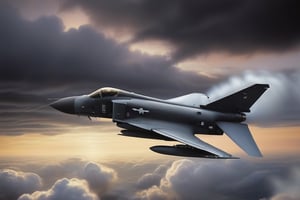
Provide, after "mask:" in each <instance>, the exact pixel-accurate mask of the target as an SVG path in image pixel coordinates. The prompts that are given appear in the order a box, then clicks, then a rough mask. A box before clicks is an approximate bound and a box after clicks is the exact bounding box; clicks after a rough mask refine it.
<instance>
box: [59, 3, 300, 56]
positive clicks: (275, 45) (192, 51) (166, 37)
mask: <svg viewBox="0 0 300 200" xmlns="http://www.w3.org/2000/svg"><path fill="white" fill-rule="evenodd" d="M78 6H79V7H80V8H82V9H83V10H84V11H85V12H86V13H87V14H88V15H89V16H90V18H91V19H92V21H94V22H95V23H96V24H97V25H98V26H100V27H101V28H102V29H108V30H110V32H115V33H120V32H121V33H124V34H127V35H131V38H132V41H133V42H139V41H143V40H153V39H154V40H162V41H165V42H168V43H171V44H172V46H174V47H175V51H174V52H173V58H175V59H177V60H178V59H179V60H180V59H184V58H187V57H192V56H195V55H197V54H201V53H207V52H212V51H215V52H218V51H226V52H230V53H237V54H240V53H251V52H255V51H258V50H260V51H278V50H286V49H291V48H293V47H297V46H298V44H299V39H300V37H299V32H300V28H299V27H300V26H299V21H298V20H297V15H298V14H297V13H298V11H297V9H296V8H297V2H296V1H294V0H288V1H285V0H276V1H273V0H268V1H263V2H261V1H251V0H243V1H239V0H226V1H222V2H220V1H193V2H191V1H184V0H176V1H172V3H170V2H167V1H166V2H153V1H151V0H143V1H130V0H127V1H122V2H114V1H113V2H111V1H107V0H101V1H98V0H95V1H77V0H66V1H65V3H64V4H63V7H64V9H70V8H74V7H78Z"/></svg>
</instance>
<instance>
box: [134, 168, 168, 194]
mask: <svg viewBox="0 0 300 200" xmlns="http://www.w3.org/2000/svg"><path fill="white" fill-rule="evenodd" d="M167 169H168V168H167V166H165V165H160V166H159V167H157V168H156V169H155V171H154V172H153V173H146V174H144V175H143V176H142V177H141V178H139V180H138V182H137V187H138V188H140V189H147V188H150V187H152V186H158V185H159V183H160V179H161V177H162V176H163V175H164V174H165V173H166V170H167ZM152 189H155V188H152Z"/></svg>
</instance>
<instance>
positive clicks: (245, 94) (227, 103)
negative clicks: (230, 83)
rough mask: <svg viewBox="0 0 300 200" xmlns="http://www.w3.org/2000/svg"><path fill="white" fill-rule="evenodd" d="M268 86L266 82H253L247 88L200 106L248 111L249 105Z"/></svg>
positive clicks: (221, 109)
mask: <svg viewBox="0 0 300 200" xmlns="http://www.w3.org/2000/svg"><path fill="white" fill-rule="evenodd" d="M268 88H269V85H268V84H254V85H252V86H250V87H248V88H245V89H243V90H240V91H238V92H236V93H234V94H231V95H229V96H226V97H224V98H222V99H219V100H217V101H214V102H212V103H209V104H207V105H205V106H201V107H202V108H205V109H209V110H215V111H220V112H231V113H240V112H250V108H251V106H252V105H253V104H254V103H255V102H256V101H257V99H258V98H259V97H260V96H261V95H262V94H263V93H264V92H265V91H266V90H267V89H268Z"/></svg>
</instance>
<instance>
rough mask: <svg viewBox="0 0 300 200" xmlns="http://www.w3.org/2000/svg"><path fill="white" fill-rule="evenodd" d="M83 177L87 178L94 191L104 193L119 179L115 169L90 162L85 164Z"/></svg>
mask: <svg viewBox="0 0 300 200" xmlns="http://www.w3.org/2000/svg"><path fill="white" fill-rule="evenodd" d="M82 178H84V179H85V180H87V182H88V184H89V186H90V188H91V189H92V190H93V191H95V192H97V194H102V193H103V192H105V191H106V190H107V189H108V188H109V187H110V186H111V184H112V183H113V182H114V181H115V180H116V179H117V173H116V172H115V171H114V170H113V169H110V168H107V167H104V166H101V165H98V164H96V163H92V162H90V163H87V164H86V165H85V167H84V170H83V174H82Z"/></svg>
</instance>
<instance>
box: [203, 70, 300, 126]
mask: <svg viewBox="0 0 300 200" xmlns="http://www.w3.org/2000/svg"><path fill="white" fill-rule="evenodd" d="M255 83H260V84H269V85H270V88H269V89H268V90H267V91H266V92H265V94H263V95H262V97H261V98H260V99H259V100H258V101H257V102H256V103H255V104H254V105H253V107H252V109H251V113H250V114H249V115H248V120H247V121H248V122H250V123H255V124H259V125H262V126H270V125H272V126H274V125H276V126H286V125H299V122H300V108H299V107H298V106H296V105H298V104H299V102H300V92H299V86H300V71H299V70H295V71H288V72H281V73H280V72H268V71H245V72H244V73H242V74H240V75H236V76H232V77H230V78H229V79H228V80H227V81H224V82H222V83H220V84H218V85H216V86H214V87H213V88H212V89H211V90H209V91H208V96H209V97H211V98H210V99H211V101H214V100H216V99H218V98H221V97H223V96H226V95H229V94H231V93H233V92H236V91H238V90H240V89H243V88H246V87H248V86H250V85H251V84H255Z"/></svg>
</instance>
